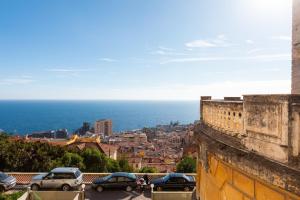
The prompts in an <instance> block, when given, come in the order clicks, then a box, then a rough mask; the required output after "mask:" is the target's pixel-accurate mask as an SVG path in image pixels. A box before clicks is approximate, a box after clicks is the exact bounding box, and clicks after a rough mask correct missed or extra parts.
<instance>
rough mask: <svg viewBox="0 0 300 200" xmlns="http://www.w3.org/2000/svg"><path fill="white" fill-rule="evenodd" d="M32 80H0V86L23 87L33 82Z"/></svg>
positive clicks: (16, 78)
mask: <svg viewBox="0 0 300 200" xmlns="http://www.w3.org/2000/svg"><path fill="white" fill-rule="evenodd" d="M34 81H35V80H33V79H32V78H28V77H27V78H26V77H22V76H21V77H12V78H4V79H0V85H25V84H29V83H32V82H34Z"/></svg>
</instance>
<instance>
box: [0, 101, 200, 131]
mask: <svg viewBox="0 0 300 200" xmlns="http://www.w3.org/2000/svg"><path fill="white" fill-rule="evenodd" d="M103 118H108V119H112V120H113V130H114V132H121V131H126V130H133V129H140V128H143V127H154V126H156V125H158V124H169V123H170V121H179V122H180V123H181V124H187V123H193V122H194V121H195V120H198V119H199V101H6V100H5V101H0V129H2V130H4V131H6V132H10V133H14V134H27V133H31V132H34V131H43V130H55V129H60V128H67V129H68V131H69V132H71V133H72V131H74V130H76V129H78V128H79V127H81V125H82V123H83V122H90V123H93V122H94V121H96V120H97V119H103Z"/></svg>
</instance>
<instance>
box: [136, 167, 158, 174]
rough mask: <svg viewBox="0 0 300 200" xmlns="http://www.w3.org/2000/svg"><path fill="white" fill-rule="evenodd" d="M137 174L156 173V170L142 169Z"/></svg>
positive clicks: (151, 168)
mask: <svg viewBox="0 0 300 200" xmlns="http://www.w3.org/2000/svg"><path fill="white" fill-rule="evenodd" d="M139 173H157V169H156V168H155V167H143V168H142V169H140V170H139Z"/></svg>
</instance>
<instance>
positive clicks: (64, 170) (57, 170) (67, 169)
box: [51, 167, 78, 173]
mask: <svg viewBox="0 0 300 200" xmlns="http://www.w3.org/2000/svg"><path fill="white" fill-rule="evenodd" d="M77 170H78V168H75V167H57V168H54V169H52V170H51V172H53V173H70V172H71V173H74V172H76V171H77Z"/></svg>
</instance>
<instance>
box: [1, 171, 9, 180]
mask: <svg viewBox="0 0 300 200" xmlns="http://www.w3.org/2000/svg"><path fill="white" fill-rule="evenodd" d="M8 177H9V176H8V175H7V174H4V173H0V180H5V179H7V178H8Z"/></svg>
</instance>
